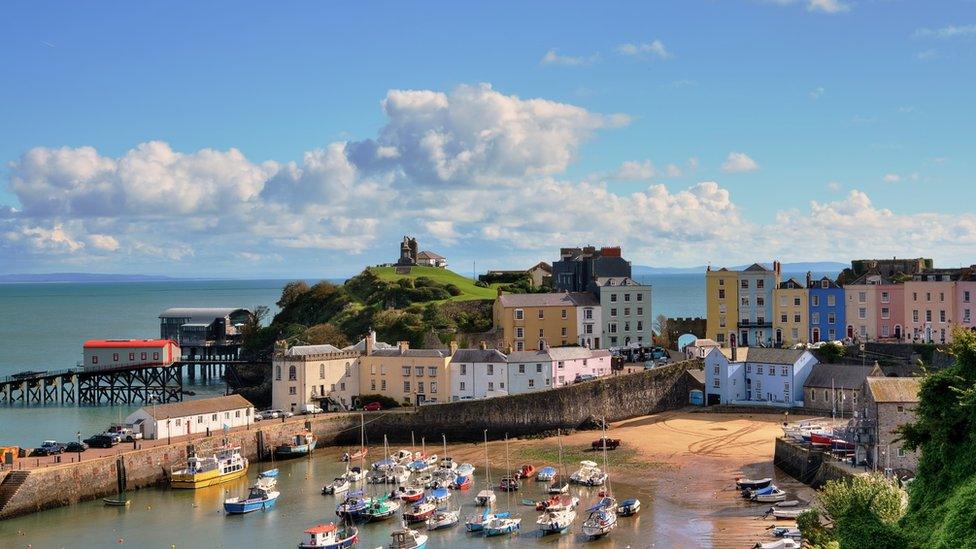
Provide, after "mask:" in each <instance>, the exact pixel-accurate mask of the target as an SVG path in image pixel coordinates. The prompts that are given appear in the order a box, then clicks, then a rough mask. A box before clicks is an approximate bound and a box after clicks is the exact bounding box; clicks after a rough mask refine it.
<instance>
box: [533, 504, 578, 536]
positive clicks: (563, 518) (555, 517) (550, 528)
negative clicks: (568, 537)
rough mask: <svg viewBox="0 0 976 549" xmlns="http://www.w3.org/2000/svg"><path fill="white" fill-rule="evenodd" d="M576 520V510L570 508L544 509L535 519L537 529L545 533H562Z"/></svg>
mask: <svg viewBox="0 0 976 549" xmlns="http://www.w3.org/2000/svg"><path fill="white" fill-rule="evenodd" d="M574 520H576V511H574V510H572V509H558V510H555V509H546V510H545V511H544V512H543V513H542V514H541V515H540V516H539V518H538V520H536V521H535V523H536V524H538V525H539V530H542V533H543V535H545V534H562V533H564V532H566V531H567V530H569V527H570V526H572V525H573V521H574Z"/></svg>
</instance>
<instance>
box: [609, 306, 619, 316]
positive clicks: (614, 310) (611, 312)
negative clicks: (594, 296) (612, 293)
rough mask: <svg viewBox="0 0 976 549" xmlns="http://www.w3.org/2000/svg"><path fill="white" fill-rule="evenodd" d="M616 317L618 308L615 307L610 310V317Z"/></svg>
mask: <svg viewBox="0 0 976 549" xmlns="http://www.w3.org/2000/svg"><path fill="white" fill-rule="evenodd" d="M615 316H617V308H616V307H613V308H612V309H610V317H611V318H612V317H615Z"/></svg>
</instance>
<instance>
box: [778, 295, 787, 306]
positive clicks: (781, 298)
mask: <svg viewBox="0 0 976 549" xmlns="http://www.w3.org/2000/svg"><path fill="white" fill-rule="evenodd" d="M779 306H780V307H786V296H785V295H781V296H779Z"/></svg>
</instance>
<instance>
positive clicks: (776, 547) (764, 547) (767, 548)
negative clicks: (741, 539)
mask: <svg viewBox="0 0 976 549" xmlns="http://www.w3.org/2000/svg"><path fill="white" fill-rule="evenodd" d="M802 546H803V544H802V543H801V542H799V541H796V540H795V539H792V538H782V539H778V540H776V541H767V542H765V543H763V542H756V544H755V545H753V546H752V547H753V549H800V547H802Z"/></svg>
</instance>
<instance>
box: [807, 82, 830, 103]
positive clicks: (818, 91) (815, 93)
mask: <svg viewBox="0 0 976 549" xmlns="http://www.w3.org/2000/svg"><path fill="white" fill-rule="evenodd" d="M825 91H827V90H825V89H824V87H823V86H817V87H816V88H814V89H813V90H811V91H810V99H813V100H814V101H816V100H817V99H820V98H821V97H823V94H824V92H825Z"/></svg>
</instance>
